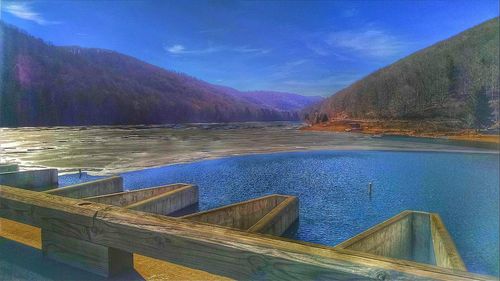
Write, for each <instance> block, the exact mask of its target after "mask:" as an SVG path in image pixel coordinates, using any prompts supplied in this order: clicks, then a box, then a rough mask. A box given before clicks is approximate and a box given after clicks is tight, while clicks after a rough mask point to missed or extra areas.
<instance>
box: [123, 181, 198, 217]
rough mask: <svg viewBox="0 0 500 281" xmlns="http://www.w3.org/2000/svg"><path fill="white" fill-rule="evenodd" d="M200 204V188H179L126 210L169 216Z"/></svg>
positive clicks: (137, 203)
mask: <svg viewBox="0 0 500 281" xmlns="http://www.w3.org/2000/svg"><path fill="white" fill-rule="evenodd" d="M196 203H198V187H197V186H195V185H184V186H179V187H177V188H175V189H173V190H171V191H168V192H165V193H163V194H159V195H156V196H153V197H151V198H148V199H145V200H142V201H139V202H136V203H134V204H131V205H127V206H126V207H125V208H127V209H131V210H137V211H142V212H148V213H152V214H159V215H169V214H171V213H174V212H176V211H179V210H182V209H184V208H186V207H189V206H191V205H193V204H196Z"/></svg>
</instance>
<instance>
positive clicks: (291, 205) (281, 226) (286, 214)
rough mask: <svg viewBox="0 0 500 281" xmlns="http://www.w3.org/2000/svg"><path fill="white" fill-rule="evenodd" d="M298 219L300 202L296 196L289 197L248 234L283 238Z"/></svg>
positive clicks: (249, 230) (250, 229)
mask: <svg viewBox="0 0 500 281" xmlns="http://www.w3.org/2000/svg"><path fill="white" fill-rule="evenodd" d="M298 217H299V200H298V199H297V197H295V196H288V198H287V199H285V200H284V201H283V202H281V203H280V204H279V205H278V206H276V208H274V209H272V210H271V211H270V212H269V213H268V214H266V215H265V216H264V217H262V219H260V220H259V221H258V222H257V223H256V224H254V225H253V226H252V227H250V228H249V229H248V232H254V233H264V234H270V235H276V236H281V235H282V234H283V233H284V232H285V231H286V230H287V229H288V228H289V227H290V226H291V225H292V224H293V223H294V222H295V221H296V220H297V218H298Z"/></svg>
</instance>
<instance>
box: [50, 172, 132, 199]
mask: <svg viewBox="0 0 500 281" xmlns="http://www.w3.org/2000/svg"><path fill="white" fill-rule="evenodd" d="M121 191H123V179H122V177H118V176H117V177H110V178H105V179H99V180H95V181H89V182H84V183H80V184H75V185H70V186H65V187H61V188H55V189H51V190H47V191H45V193H47V194H52V195H58V196H64V197H70V198H85V197H91V196H98V195H103V194H110V193H116V192H121Z"/></svg>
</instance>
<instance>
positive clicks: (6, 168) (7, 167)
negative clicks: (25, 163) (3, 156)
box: [0, 164, 19, 173]
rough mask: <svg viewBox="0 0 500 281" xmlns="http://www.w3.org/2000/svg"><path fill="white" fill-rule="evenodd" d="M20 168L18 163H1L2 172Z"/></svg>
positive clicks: (14, 170) (0, 169)
mask: <svg viewBox="0 0 500 281" xmlns="http://www.w3.org/2000/svg"><path fill="white" fill-rule="evenodd" d="M18 170H19V166H18V165H17V164H0V173H9V172H17V171H18Z"/></svg>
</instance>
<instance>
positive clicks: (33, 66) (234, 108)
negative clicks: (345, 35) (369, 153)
mask: <svg viewBox="0 0 500 281" xmlns="http://www.w3.org/2000/svg"><path fill="white" fill-rule="evenodd" d="M0 37H1V38H2V40H1V42H0V44H1V46H0V58H1V59H0V70H1V84H0V127H6V126H7V127H16V126H53V125H97V124H100V125H101V124H102V125H104V124H106V125H107V124H110V125H113V124H160V123H186V122H226V121H273V120H297V119H298V118H299V116H298V113H297V111H296V110H297V109H299V108H298V107H290V106H288V107H287V108H289V109H285V108H283V109H277V108H275V106H271V105H270V104H269V103H265V102H261V101H260V100H259V101H255V102H253V101H252V100H250V99H248V98H246V97H245V96H246V93H243V95H242V97H239V96H238V95H236V94H228V93H226V92H225V91H223V90H221V89H220V86H217V85H212V84H210V83H207V82H204V81H201V80H198V79H196V78H193V77H190V76H187V75H184V74H180V73H176V72H172V71H168V70H165V69H162V68H160V67H157V66H154V65H151V64H148V63H145V62H143V61H140V60H138V59H135V58H133V57H130V56H127V55H123V54H120V53H117V52H114V51H109V50H102V49H88V48H81V47H60V46H54V45H51V44H48V43H46V42H44V41H42V40H41V39H38V38H35V37H33V36H30V35H28V34H26V33H25V32H23V31H20V30H18V29H17V28H15V27H12V26H9V25H6V24H5V23H0ZM235 92H238V91H236V90H235ZM275 103H276V104H279V103H280V102H279V101H276V102H275ZM292 108H293V109H292Z"/></svg>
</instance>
